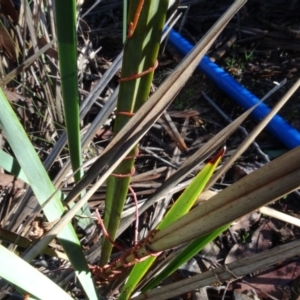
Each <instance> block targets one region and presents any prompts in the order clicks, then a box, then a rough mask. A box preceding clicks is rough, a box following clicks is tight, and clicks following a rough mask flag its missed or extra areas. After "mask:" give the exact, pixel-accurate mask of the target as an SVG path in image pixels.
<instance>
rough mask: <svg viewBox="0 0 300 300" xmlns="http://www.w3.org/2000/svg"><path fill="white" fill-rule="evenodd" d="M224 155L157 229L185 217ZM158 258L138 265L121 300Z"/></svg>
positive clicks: (210, 164) (200, 176)
mask: <svg viewBox="0 0 300 300" xmlns="http://www.w3.org/2000/svg"><path fill="white" fill-rule="evenodd" d="M223 155H224V149H222V150H221V151H219V153H218V154H217V155H215V157H214V158H212V159H211V160H210V161H209V162H208V163H207V164H206V165H205V167H204V168H203V169H202V170H201V171H200V172H199V173H198V174H197V176H196V177H195V178H194V179H193V181H192V182H191V183H190V185H189V186H188V187H187V188H186V189H185V191H184V192H183V193H182V194H181V195H180V197H179V198H178V199H177V201H176V202H175V204H173V206H172V207H171V208H170V210H169V211H168V213H167V214H166V216H165V218H164V219H163V220H162V221H161V223H160V224H159V225H158V226H157V229H159V230H161V229H163V228H166V227H167V226H168V225H170V224H171V223H173V222H175V221H176V220H178V219H179V218H180V217H182V216H183V215H185V214H186V213H187V212H188V211H189V210H190V209H191V207H192V206H193V204H194V203H195V201H196V200H197V197H198V196H199V194H200V193H201V192H202V190H203V189H204V187H205V185H206V183H207V182H208V180H209V179H210V177H211V175H212V174H213V172H214V170H215V169H216V167H217V165H218V164H219V162H220V160H221V158H222V157H223ZM155 259H156V257H154V256H151V257H149V258H147V259H146V260H145V261H143V262H140V263H137V264H136V265H135V266H134V267H133V269H132V271H131V273H130V275H129V278H128V280H127V281H126V283H125V285H124V288H123V289H122V291H121V294H120V298H119V299H120V300H125V299H128V298H129V296H130V295H131V293H132V291H133V290H134V289H135V287H136V285H137V284H138V283H139V281H140V280H141V278H142V277H143V276H144V275H145V273H146V272H147V271H148V269H149V268H150V266H151V265H152V264H153V262H154V261H155Z"/></svg>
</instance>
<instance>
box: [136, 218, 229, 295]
mask: <svg viewBox="0 0 300 300" xmlns="http://www.w3.org/2000/svg"><path fill="white" fill-rule="evenodd" d="M229 226H230V224H229V225H225V226H222V227H220V228H219V229H217V230H215V231H213V232H212V233H209V234H206V235H205V236H202V237H200V238H198V239H195V240H194V241H192V242H191V243H190V244H189V245H187V246H186V247H185V248H184V249H183V250H182V251H181V252H180V253H179V254H178V255H176V257H174V259H173V260H171V261H170V263H169V264H168V265H167V267H166V268H164V269H163V270H162V271H161V272H160V273H159V274H158V275H157V276H155V277H153V280H151V281H150V282H149V284H147V285H146V286H145V287H144V288H143V289H142V292H143V293H144V292H147V291H149V290H151V289H153V288H154V287H155V286H157V285H158V284H159V283H160V282H162V281H163V280H164V279H165V278H167V277H168V276H169V275H171V274H172V273H173V272H175V271H176V270H177V269H178V268H179V267H180V266H182V265H183V264H184V263H185V262H187V261H188V260H189V259H191V258H192V257H194V256H195V255H196V254H197V253H198V252H199V251H201V250H202V249H203V248H204V247H205V246H206V245H207V244H208V243H210V242H211V241H213V240H214V239H215V238H216V237H218V236H219V235H220V234H221V233H222V232H223V231H225V230H226V229H228V227H229Z"/></svg>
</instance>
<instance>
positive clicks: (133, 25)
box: [127, 0, 144, 39]
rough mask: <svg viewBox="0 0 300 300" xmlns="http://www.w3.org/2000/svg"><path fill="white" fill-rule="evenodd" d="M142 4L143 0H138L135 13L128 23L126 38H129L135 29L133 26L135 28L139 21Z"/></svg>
mask: <svg viewBox="0 0 300 300" xmlns="http://www.w3.org/2000/svg"><path fill="white" fill-rule="evenodd" d="M143 6H144V0H140V2H139V4H138V7H137V9H136V12H135V15H134V19H133V22H130V23H129V28H128V34H127V39H130V38H131V37H132V35H133V33H134V31H135V28H136V25H137V23H138V21H139V18H140V15H141V11H142V8H143Z"/></svg>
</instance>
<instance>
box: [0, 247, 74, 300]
mask: <svg viewBox="0 0 300 300" xmlns="http://www.w3.org/2000/svg"><path fill="white" fill-rule="evenodd" d="M0 257H1V268H0V277H2V278H4V279H5V280H7V281H9V282H10V283H12V284H13V285H15V286H17V287H18V288H20V289H22V290H23V291H26V292H27V293H29V294H30V295H32V296H35V297H37V298H38V299H43V300H53V299H60V300H71V299H72V297H70V295H68V294H67V293H66V292H65V291H63V290H62V289H61V288H60V287H59V286H58V285H57V284H55V283H54V282H53V281H52V280H50V279H48V278H47V277H46V276H44V275H43V274H42V273H40V272H39V271H37V270H36V269H35V268H33V267H32V266H31V265H29V264H28V263H26V262H25V261H24V260H22V259H21V258H20V257H18V256H17V255H15V254H14V253H12V252H11V251H9V250H7V249H6V248H4V247H3V246H2V245H0ZM16 270H17V273H18V274H17V276H16Z"/></svg>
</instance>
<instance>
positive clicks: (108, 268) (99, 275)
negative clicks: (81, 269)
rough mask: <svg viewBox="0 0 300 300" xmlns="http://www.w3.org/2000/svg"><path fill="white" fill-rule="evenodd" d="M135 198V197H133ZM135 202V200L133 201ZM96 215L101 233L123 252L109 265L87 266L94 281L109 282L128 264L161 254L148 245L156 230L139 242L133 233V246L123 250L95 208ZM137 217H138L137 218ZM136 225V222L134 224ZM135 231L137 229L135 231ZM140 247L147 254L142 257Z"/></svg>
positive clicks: (131, 264)
mask: <svg viewBox="0 0 300 300" xmlns="http://www.w3.org/2000/svg"><path fill="white" fill-rule="evenodd" d="M130 190H131V192H133V190H132V189H131V188H130ZM135 200H136V199H135ZM135 202H136V201H135ZM136 205H137V202H136ZM96 217H97V221H98V224H99V225H100V227H101V229H102V232H103V235H104V236H105V237H106V238H107V239H108V240H109V241H110V242H111V243H112V244H113V245H114V246H115V247H116V248H117V249H119V250H120V251H123V252H124V253H123V254H122V255H121V256H120V257H118V258H117V259H115V260H113V261H112V262H111V263H110V264H109V265H105V266H103V267H100V266H89V268H90V270H91V272H92V274H93V277H94V279H95V281H96V282H97V283H99V284H101V283H105V282H109V281H110V280H112V279H114V278H116V276H118V275H119V274H121V273H122V272H123V271H124V269H125V268H128V267H130V266H133V265H134V264H136V263H137V262H141V261H144V260H145V259H147V258H148V257H149V256H158V255H160V254H161V252H158V253H156V252H152V251H151V249H150V248H149V247H148V246H149V245H150V244H151V239H152V238H153V236H154V235H155V233H156V232H157V231H158V230H156V229H155V230H152V231H150V233H149V234H148V236H147V237H146V238H145V239H143V240H141V241H140V242H139V243H137V242H136V239H137V235H135V242H134V247H132V248H130V249H128V250H126V251H125V250H124V249H123V248H122V247H120V246H119V245H118V244H116V243H115V242H114V241H113V240H112V239H111V238H110V237H109V235H108V233H107V231H106V229H105V226H104V224H103V221H102V219H101V216H100V214H99V212H98V210H96ZM137 219H138V218H137ZM136 227H137V224H136ZM136 233H137V231H136ZM142 247H144V248H145V249H146V250H147V253H148V256H144V257H138V255H137V252H138V250H139V249H141V248H142ZM130 257H131V260H130V261H127V259H129V258H130Z"/></svg>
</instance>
